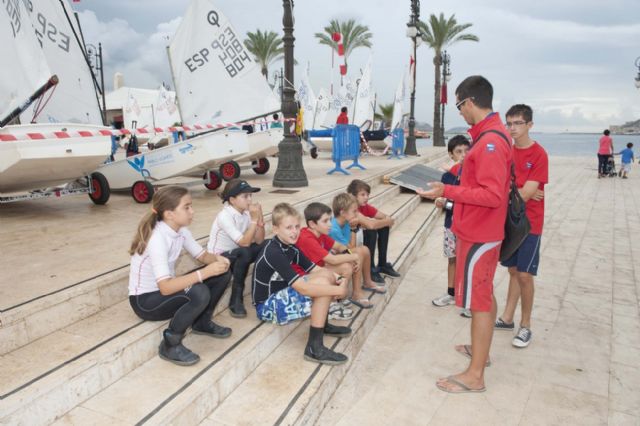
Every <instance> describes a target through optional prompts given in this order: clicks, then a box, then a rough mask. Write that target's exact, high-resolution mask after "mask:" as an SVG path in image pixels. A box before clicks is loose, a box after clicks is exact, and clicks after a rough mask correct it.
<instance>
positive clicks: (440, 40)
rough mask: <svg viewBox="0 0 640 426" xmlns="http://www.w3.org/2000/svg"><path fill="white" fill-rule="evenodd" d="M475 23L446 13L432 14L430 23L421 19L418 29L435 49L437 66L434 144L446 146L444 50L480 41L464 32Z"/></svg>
mask: <svg viewBox="0 0 640 426" xmlns="http://www.w3.org/2000/svg"><path fill="white" fill-rule="evenodd" d="M472 25H473V24H458V21H457V20H456V15H451V17H449V19H445V17H444V13H440V16H436V15H434V14H431V16H430V17H429V22H428V24H427V23H425V22H423V21H419V22H418V30H419V31H420V33H421V34H422V40H423V41H424V42H425V43H426V44H427V45H428V46H429V47H430V48H432V49H433V50H434V51H435V55H434V57H433V65H434V66H435V75H436V78H435V85H434V88H435V92H434V95H433V144H434V145H436V146H444V135H441V134H440V133H441V132H440V127H441V126H440V89H441V84H442V82H441V81H440V77H441V76H440V66H441V65H442V59H441V56H442V55H441V54H442V50H443V49H444V48H445V47H447V46H449V45H451V44H454V43H456V42H458V41H478V40H479V38H478V36H476V35H474V34H463V32H464V31H465V30H466V29H467V28H469V27H471V26H472Z"/></svg>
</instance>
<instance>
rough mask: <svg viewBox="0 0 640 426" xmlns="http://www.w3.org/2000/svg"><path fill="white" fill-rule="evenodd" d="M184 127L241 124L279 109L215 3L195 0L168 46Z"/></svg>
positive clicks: (245, 49) (242, 44)
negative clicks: (227, 123) (223, 123)
mask: <svg viewBox="0 0 640 426" xmlns="http://www.w3.org/2000/svg"><path fill="white" fill-rule="evenodd" d="M168 50H169V59H170V61H169V62H170V63H171V69H172V71H173V76H174V79H175V82H174V84H175V86H176V92H177V96H178V103H179V105H180V114H181V116H182V120H183V121H184V123H185V124H198V123H200V124H205V123H220V122H237V121H240V120H244V119H248V118H251V117H256V116H260V115H266V114H268V113H269V112H272V111H276V110H278V109H280V102H279V99H277V98H275V97H274V96H273V92H272V91H271V90H270V88H269V85H268V84H267V80H266V79H265V78H264V76H263V75H262V73H261V72H260V66H259V65H258V64H257V63H256V62H254V61H253V59H252V58H251V54H250V53H249V51H248V50H247V48H246V47H245V46H244V43H243V42H242V39H241V36H240V34H239V33H238V32H237V31H236V30H235V29H234V28H233V26H232V25H231V22H229V20H228V19H227V17H226V16H225V15H224V14H223V13H222V11H221V10H220V8H218V7H217V6H216V5H215V3H214V2H213V1H211V0H193V1H192V2H191V3H190V4H189V7H188V8H187V11H186V13H185V15H184V17H183V18H182V22H181V23H180V27H179V28H178V30H177V31H176V33H175V35H174V37H173V40H172V41H171V44H170V45H169V49H168Z"/></svg>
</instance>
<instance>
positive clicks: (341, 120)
mask: <svg viewBox="0 0 640 426" xmlns="http://www.w3.org/2000/svg"><path fill="white" fill-rule="evenodd" d="M336 124H349V115H348V114H347V107H342V108H340V114H338V118H337V119H336Z"/></svg>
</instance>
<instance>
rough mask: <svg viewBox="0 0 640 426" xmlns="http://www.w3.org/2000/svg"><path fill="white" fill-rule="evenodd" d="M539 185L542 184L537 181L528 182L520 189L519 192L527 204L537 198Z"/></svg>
mask: <svg viewBox="0 0 640 426" xmlns="http://www.w3.org/2000/svg"><path fill="white" fill-rule="evenodd" d="M538 185H540V182H537V181H535V180H528V181H526V182H525V183H524V185H522V188H518V192H519V193H520V196H521V197H522V199H523V200H524V201H525V202H527V201H529V200H530V199H532V198H534V197H535V196H536V192H537V191H538Z"/></svg>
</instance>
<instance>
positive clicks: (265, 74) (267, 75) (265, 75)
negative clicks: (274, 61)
mask: <svg viewBox="0 0 640 426" xmlns="http://www.w3.org/2000/svg"><path fill="white" fill-rule="evenodd" d="M260 71H262V75H264V78H266V79H267V81H269V70H268V69H267V67H262V69H261V70H260Z"/></svg>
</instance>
